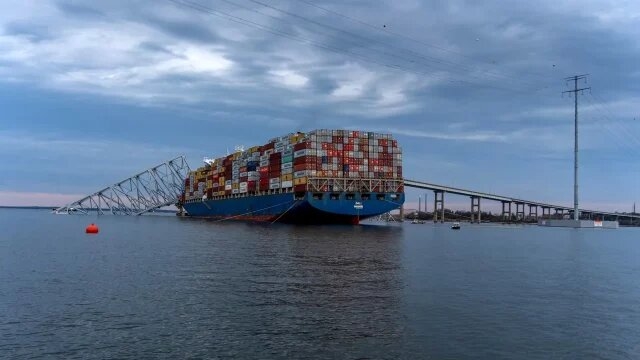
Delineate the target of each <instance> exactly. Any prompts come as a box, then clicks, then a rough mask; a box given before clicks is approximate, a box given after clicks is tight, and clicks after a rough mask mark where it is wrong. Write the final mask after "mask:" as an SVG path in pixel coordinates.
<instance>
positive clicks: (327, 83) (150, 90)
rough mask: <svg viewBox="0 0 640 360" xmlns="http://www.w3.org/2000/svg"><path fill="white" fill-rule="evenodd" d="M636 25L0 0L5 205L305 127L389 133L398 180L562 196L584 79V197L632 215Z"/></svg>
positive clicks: (607, 18)
mask: <svg viewBox="0 0 640 360" xmlns="http://www.w3.org/2000/svg"><path fill="white" fill-rule="evenodd" d="M639 22H640V3H638V2H636V1H592V0H583V1H574V0H568V1H562V2H558V1H548V0H539V1H535V2H522V1H508V2H504V1H483V2H481V3H480V2H475V1H459V0H447V1H417V0H393V1H391V0H389V1H360V0H357V1H311V0H273V1H266V0H217V1H209V0H156V1H150V0H133V1H131V0H129V1H124V0H112V1H100V2H98V1H72V0H55V1H54V0H37V1H29V0H20V1H18V0H8V1H3V2H1V3H0V109H1V111H0V171H1V175H0V205H43V206H52V205H63V204H65V203H67V202H71V201H73V200H77V199H78V198H79V197H81V196H83V195H86V194H90V193H92V192H94V191H96V190H99V189H101V188H102V187H104V186H106V185H108V184H112V183H114V182H117V181H119V180H122V179H125V178H127V177H129V176H131V175H133V174H135V173H137V172H138V171H140V170H143V169H146V168H148V167H150V166H153V165H156V164H159V163H161V162H163V161H165V160H167V159H170V158H173V157H175V156H177V155H185V156H186V157H187V159H188V161H189V164H190V165H191V167H192V168H195V167H198V166H200V165H201V164H202V159H203V158H204V157H218V156H222V155H226V152H227V149H233V148H234V147H235V146H236V145H244V146H246V147H248V146H253V145H257V144H263V143H265V142H266V141H267V140H268V139H269V138H272V137H275V136H280V135H284V134H287V133H290V132H293V131H310V130H313V129H316V128H330V129H334V128H335V129H359V130H364V131H377V132H385V133H391V134H393V135H394V137H395V138H396V139H397V140H398V141H399V144H400V146H401V147H402V149H403V157H404V163H403V164H404V176H405V178H407V179H413V180H421V181H426V182H431V183H436V184H442V185H449V186H454V187H460V188H466V189H473V190H477V191H483V192H491V193H496V194H500V195H505V196H513V197H517V198H523V199H530V200H535V201H543V202H549V203H557V204H563V205H571V204H572V202H573V122H574V113H573V111H574V109H573V105H574V104H573V101H574V99H573V97H572V96H571V95H570V94H564V95H563V93H562V92H563V91H566V90H570V89H571V88H572V86H573V84H572V83H571V84H568V83H567V82H566V81H565V80H564V79H565V78H566V77H569V76H573V75H578V74H589V76H588V77H587V81H586V82H582V81H581V82H580V83H579V86H580V87H591V90H590V91H588V90H587V91H585V92H584V93H582V94H581V95H580V96H579V98H578V101H579V114H580V120H579V121H580V126H579V132H580V143H579V144H580V151H581V152H580V169H579V172H580V199H581V205H582V207H584V208H591V209H601V210H609V211H630V210H631V207H632V205H633V202H634V201H638V202H639V203H640V190H639V189H638V187H639V185H640V162H639V159H640V95H639V94H640V92H639V90H640V81H638V80H640V66H639V65H638V64H640V43H639V42H638V41H637V39H638V38H640V26H638V25H639ZM425 195H426V197H427V200H428V201H429V206H430V209H432V206H433V204H432V201H433V193H430V192H425V191H422V190H419V191H418V190H412V189H407V207H408V208H412V207H413V208H415V207H417V202H418V196H421V197H423V198H424V197H425ZM445 201H446V204H445V205H446V206H447V207H449V208H456V207H459V208H461V209H466V208H469V206H470V201H469V199H467V198H461V197H455V196H448V197H447V198H446V199H445ZM483 206H485V205H484V203H483ZM486 206H488V207H489V208H491V207H493V206H495V208H496V209H497V208H498V207H499V204H492V205H489V204H487V205H486Z"/></svg>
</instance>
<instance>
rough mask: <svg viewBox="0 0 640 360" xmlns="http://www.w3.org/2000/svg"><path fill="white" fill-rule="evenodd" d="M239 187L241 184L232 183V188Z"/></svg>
mask: <svg viewBox="0 0 640 360" xmlns="http://www.w3.org/2000/svg"><path fill="white" fill-rule="evenodd" d="M238 187H240V184H238V183H234V184H231V188H232V189H237V188H238Z"/></svg>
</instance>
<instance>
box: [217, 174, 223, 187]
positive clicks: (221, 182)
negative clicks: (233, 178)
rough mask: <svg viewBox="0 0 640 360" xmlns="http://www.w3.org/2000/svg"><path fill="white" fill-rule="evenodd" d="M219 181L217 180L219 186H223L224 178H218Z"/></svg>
mask: <svg viewBox="0 0 640 360" xmlns="http://www.w3.org/2000/svg"><path fill="white" fill-rule="evenodd" d="M219 179H220V180H218V181H219V184H220V185H224V176H220V177H219Z"/></svg>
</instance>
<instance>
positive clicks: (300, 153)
mask: <svg viewBox="0 0 640 360" xmlns="http://www.w3.org/2000/svg"><path fill="white" fill-rule="evenodd" d="M307 151H308V149H302V150H298V151H294V152H293V158H294V159H295V158H299V157H302V156H307Z"/></svg>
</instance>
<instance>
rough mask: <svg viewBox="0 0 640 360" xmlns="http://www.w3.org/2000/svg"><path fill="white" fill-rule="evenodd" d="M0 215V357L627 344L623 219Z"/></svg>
mask: <svg viewBox="0 0 640 360" xmlns="http://www.w3.org/2000/svg"><path fill="white" fill-rule="evenodd" d="M91 222H96V224H98V226H99V227H100V233H99V234H98V235H87V234H85V233H84V229H85V227H86V226H87V225H88V224H89V223H91ZM0 230H1V232H0V284H1V285H0V358H3V359H5V358H7V359H9V358H36V359H38V358H64V359H72V358H95V359H106V358H129V359H141V358H167V359H169V358H171V359H176V358H202V359H211V358H221V359H222V358H241V359H271V358H273V359H290V358H305V359H324V358H327V359H331V358H340V359H362V358H370V359H418V358H419V359H551V358H553V359H598V358H602V359H637V358H640V229H637V228H635V229H632V228H621V229H618V230H602V229H580V230H576V229H558V228H539V227H536V226H502V225H497V224H492V225H468V224H463V227H462V229H461V230H459V231H454V230H451V229H450V228H449V227H448V226H447V225H446V224H444V225H440V224H438V225H433V224H423V225H412V224H409V223H405V224H390V225H388V224H386V223H375V222H372V223H370V224H367V225H362V226H291V225H281V224H274V225H265V224H247V223H238V222H211V221H204V220H194V219H182V218H178V217H175V216H160V215H153V216H142V217H116V216H102V217H99V218H98V217H96V216H76V215H71V216H69V215H52V214H50V213H49V212H47V211H42V210H8V209H4V210H3V209H0Z"/></svg>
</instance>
